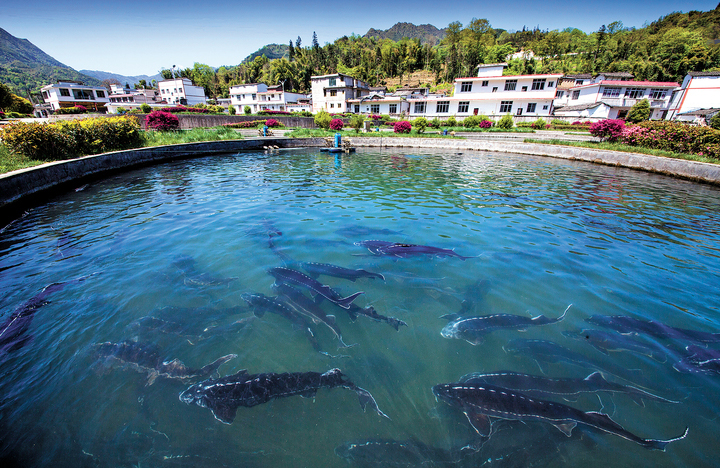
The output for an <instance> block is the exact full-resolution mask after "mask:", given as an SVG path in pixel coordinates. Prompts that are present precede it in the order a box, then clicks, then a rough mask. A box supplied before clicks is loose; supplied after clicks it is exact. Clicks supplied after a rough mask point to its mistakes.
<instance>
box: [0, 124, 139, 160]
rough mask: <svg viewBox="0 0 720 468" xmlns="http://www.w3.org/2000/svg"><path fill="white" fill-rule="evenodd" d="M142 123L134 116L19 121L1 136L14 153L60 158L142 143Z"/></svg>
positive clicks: (125, 147) (127, 147) (29, 156)
mask: <svg viewBox="0 0 720 468" xmlns="http://www.w3.org/2000/svg"><path fill="white" fill-rule="evenodd" d="M139 127H140V126H139V125H138V123H137V120H135V118H132V117H112V118H104V119H84V120H72V121H67V122H58V123H52V124H40V123H36V122H31V123H24V122H19V123H15V124H12V125H8V126H6V127H4V128H3V129H2V130H0V139H2V140H3V142H4V143H5V145H7V147H8V148H9V149H10V151H12V152H13V153H16V154H22V155H24V156H27V157H28V158H31V159H36V160H40V161H57V160H62V159H68V158H73V157H77V156H82V155H85V154H98V153H103V152H107V151H115V150H122V149H129V148H137V147H139V146H142V143H143V136H142V133H140V131H139Z"/></svg>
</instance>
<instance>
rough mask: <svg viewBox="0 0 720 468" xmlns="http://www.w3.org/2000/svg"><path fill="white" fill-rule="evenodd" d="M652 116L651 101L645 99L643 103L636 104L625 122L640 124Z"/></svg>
mask: <svg viewBox="0 0 720 468" xmlns="http://www.w3.org/2000/svg"><path fill="white" fill-rule="evenodd" d="M651 114H652V109H650V101H648V100H647V99H643V100H642V101H638V102H636V103H635V105H634V106H632V107H631V108H630V112H628V115H627V117H625V120H627V121H628V122H631V123H638V122H642V121H643V120H648V119H650V115H651Z"/></svg>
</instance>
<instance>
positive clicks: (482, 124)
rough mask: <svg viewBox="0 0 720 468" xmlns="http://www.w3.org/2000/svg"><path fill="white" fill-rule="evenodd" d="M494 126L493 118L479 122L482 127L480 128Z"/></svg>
mask: <svg viewBox="0 0 720 468" xmlns="http://www.w3.org/2000/svg"><path fill="white" fill-rule="evenodd" d="M492 126H493V123H492V120H482V121H481V122H480V123H479V124H478V127H480V128H490V127H492Z"/></svg>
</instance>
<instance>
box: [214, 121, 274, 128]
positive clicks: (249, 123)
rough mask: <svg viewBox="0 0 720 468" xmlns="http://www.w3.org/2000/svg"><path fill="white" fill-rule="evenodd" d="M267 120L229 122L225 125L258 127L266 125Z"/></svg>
mask: <svg viewBox="0 0 720 468" xmlns="http://www.w3.org/2000/svg"><path fill="white" fill-rule="evenodd" d="M266 123H267V120H246V121H244V122H233V123H228V124H223V125H222V126H223V127H229V128H257V127H259V126H261V125H266Z"/></svg>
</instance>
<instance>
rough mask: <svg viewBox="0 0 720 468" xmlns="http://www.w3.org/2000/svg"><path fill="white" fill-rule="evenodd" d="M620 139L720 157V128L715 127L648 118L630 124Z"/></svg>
mask: <svg viewBox="0 0 720 468" xmlns="http://www.w3.org/2000/svg"><path fill="white" fill-rule="evenodd" d="M620 139H621V140H622V142H623V143H625V144H628V145H631V146H641V147H643V148H650V149H659V150H665V151H672V152H675V153H686V154H698V155H700V156H708V157H711V158H716V159H720V130H715V129H713V128H711V127H700V126H695V125H687V124H683V123H678V122H669V121H664V120H660V121H657V120H654V121H646V122H641V123H639V124H637V125H632V126H629V127H626V128H625V130H624V131H623V132H622V135H621V137H620Z"/></svg>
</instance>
